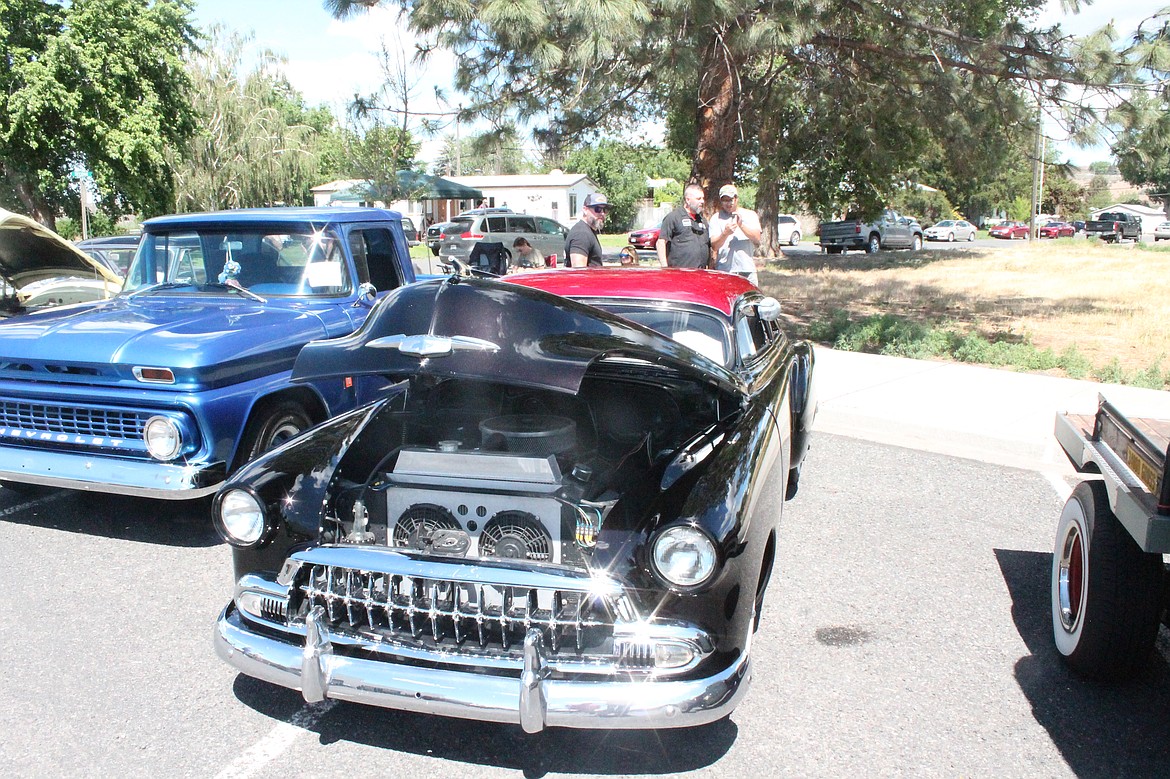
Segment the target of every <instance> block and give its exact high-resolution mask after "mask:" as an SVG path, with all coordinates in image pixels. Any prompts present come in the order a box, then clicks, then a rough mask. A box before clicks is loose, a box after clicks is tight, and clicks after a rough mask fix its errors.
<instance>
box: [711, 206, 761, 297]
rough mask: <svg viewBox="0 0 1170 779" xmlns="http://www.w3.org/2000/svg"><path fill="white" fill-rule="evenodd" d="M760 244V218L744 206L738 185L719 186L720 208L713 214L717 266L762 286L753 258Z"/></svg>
mask: <svg viewBox="0 0 1170 779" xmlns="http://www.w3.org/2000/svg"><path fill="white" fill-rule="evenodd" d="M759 243H760V217H758V216H757V215H756V212H755V211H752V210H751V209H750V208H741V207H740V205H739V190H738V189H736V188H735V185H734V184H724V185H723V186H722V187H720V188H719V211H718V212H717V213H715V214H714V215H713V216H712V217H711V248H712V249H714V250H715V269H716V270H721V271H726V272H728V273H735V274H738V275H740V276H743V277H744V278H746V279H747V280H748V281H750V282H751V283H752V284H755V285H757V286H759V283H760V280H759V277H758V276H757V275H756V261H755V259H753V258H754V257H755V253H756V246H757V245H759Z"/></svg>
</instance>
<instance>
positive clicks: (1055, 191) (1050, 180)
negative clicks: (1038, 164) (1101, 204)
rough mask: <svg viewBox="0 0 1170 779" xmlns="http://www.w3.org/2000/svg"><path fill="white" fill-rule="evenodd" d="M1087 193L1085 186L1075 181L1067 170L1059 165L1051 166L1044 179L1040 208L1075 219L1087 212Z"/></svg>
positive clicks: (1047, 212)
mask: <svg viewBox="0 0 1170 779" xmlns="http://www.w3.org/2000/svg"><path fill="white" fill-rule="evenodd" d="M1085 194H1086V190H1085V188H1084V187H1082V186H1080V185H1079V184H1077V183H1076V182H1075V181H1073V179H1072V178H1071V177H1070V176H1069V175H1068V174H1067V171H1065V170H1064V169H1062V168H1060V167H1057V166H1053V167H1050V168H1049V169H1048V175H1047V176H1046V177H1045V179H1044V194H1043V196H1042V197H1041V199H1040V210H1041V211H1042V212H1043V213H1046V214H1060V215H1061V216H1063V217H1064V218H1065V219H1074V218H1076V217H1077V216H1081V215H1082V214H1084V213H1085Z"/></svg>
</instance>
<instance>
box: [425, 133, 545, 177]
mask: <svg viewBox="0 0 1170 779" xmlns="http://www.w3.org/2000/svg"><path fill="white" fill-rule="evenodd" d="M534 168H535V166H534V165H533V164H532V163H531V162H529V161H528V160H527V159H526V158H525V156H524V147H523V144H522V143H521V140H520V134H519V132H517V130H516V126H515V125H513V124H508V125H505V126H503V127H501V128H498V129H495V130H488V131H486V132H483V133H479V134H477V135H473V136H471V137H470V138H461V139H459V140H458V141H456V140H455V137H454V136H453V135H448V136H446V137H445V138H444V139H443V147H442V149H441V150H440V151H439V155H438V157H437V159H436V160H435V163H434V165H433V167H432V170H433V172H434V173H435V174H436V175H440V176H456V175H464V176H477V175H491V176H500V175H515V174H518V173H529V172H531V171H533V170H534Z"/></svg>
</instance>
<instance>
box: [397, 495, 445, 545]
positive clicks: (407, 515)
mask: <svg viewBox="0 0 1170 779" xmlns="http://www.w3.org/2000/svg"><path fill="white" fill-rule="evenodd" d="M460 529H461V528H460V527H459V522H458V520H456V519H455V515H453V514H452V513H451V512H450V511H448V510H447V509H445V508H443V507H442V506H437V505H435V504H434V503H415V504H414V505H413V506H411V507H409V508H408V509H406V511H404V512H402V516H400V517H398V521H397V522H395V523H394V536H393V538H394V546H402V547H407V548H409V549H418V550H423V549H425V548H426V539H427V538H429V537H430V535H431V533H433V532H434V531H436V530H460Z"/></svg>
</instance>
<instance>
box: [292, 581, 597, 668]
mask: <svg viewBox="0 0 1170 779" xmlns="http://www.w3.org/2000/svg"><path fill="white" fill-rule="evenodd" d="M478 573H480V574H482V573H484V569H482V568H480V569H479V570H478ZM560 581H561V583H560V584H558V585H555V586H540V585H536V586H533V585H520V584H509V583H504V582H486V581H474V582H472V581H461V580H458V579H454V578H435V577H433V576H427V575H412V574H404V573H391V572H386V571H368V570H360V569H354V568H347V567H343V566H336V565H321V564H314V565H304V566H303V567H302V568H301V570H300V571H299V572H298V575H297V578H296V582H295V584H294V587H293V588H292V597H293V599H294V602H292V603H290V608H289V610H290V612H291V613H294V614H298V613H299V614H302V615H303V614H305V613H307V612H308V610H309V609H311V608H312V607H314V606H322V607H323V608H324V610H325V616H326V621H327V623H328V624H329V626H330V628H331V629H334V630H341V631H342V632H348V633H351V634H366V635H368V634H370V633H373V634H375V635H377V636H378V637H381V638H384V639H388V640H396V639H406V640H410V641H412V642H415V643H417V642H421V643H423V644H425V645H430V646H433V647H435V648H442V647H444V646H446V647H451V648H456V647H458V648H461V649H470V650H478V651H485V652H487V651H493V650H514V651H519V650H520V648H521V646H522V644H523V642H524V636H525V634H526V633H527V632H528V630H529V629H531V628H536V629H539V630H540V631H541V634H542V635H543V637H544V645H545V647H546V649H547V650H548V651H550V652H552V653H562V654H574V653H575V654H577V655H581V654H582V653H584V654H594V653H597V654H605V655H608V653H609V652H610V651H611V646H612V638H613V623H614V613H615V608H614V607H615V604H613V603H611V602H610V601H611V596H607V595H599V594H596V593H593V592H590V591H589V589H588V587H587V586H586V585H587V582H588V580H586V579H581V580H578V581H579V582H580V584H581V586H580V588H577V587H574V586H568V587H566V586H563V585H564V584H566V583H569V582H570V581H571V580H568V579H565V580H560Z"/></svg>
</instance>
